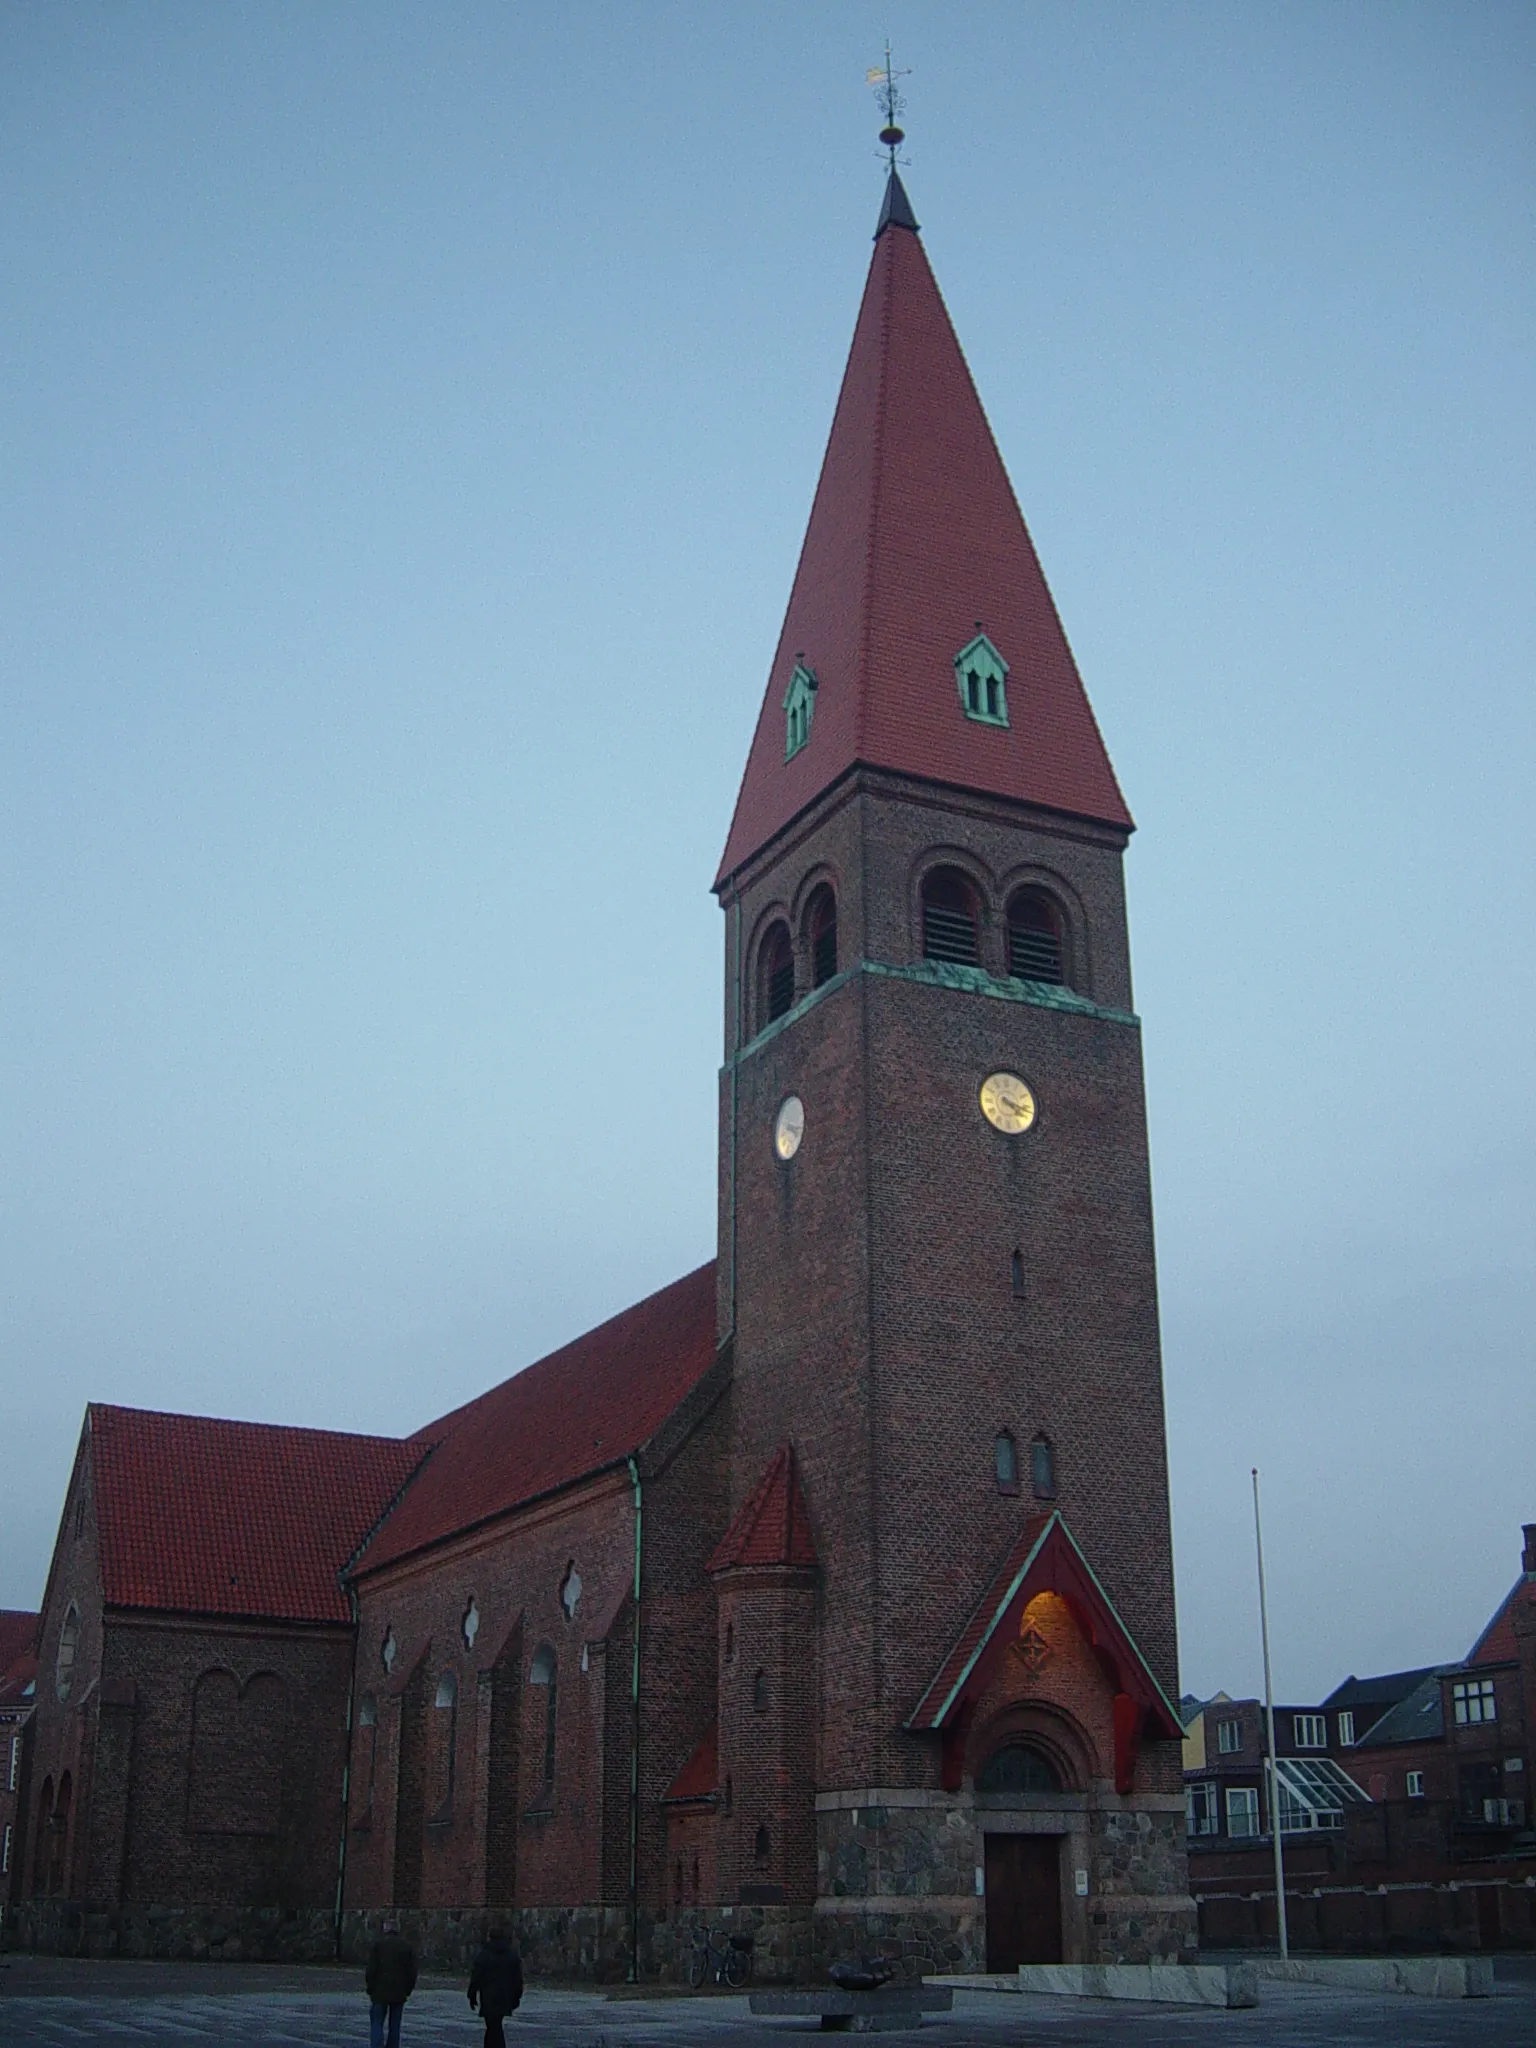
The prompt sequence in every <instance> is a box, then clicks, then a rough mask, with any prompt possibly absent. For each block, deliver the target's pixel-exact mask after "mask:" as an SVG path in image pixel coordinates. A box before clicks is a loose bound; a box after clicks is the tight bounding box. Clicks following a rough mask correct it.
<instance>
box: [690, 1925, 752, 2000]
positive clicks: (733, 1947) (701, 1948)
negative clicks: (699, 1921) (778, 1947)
mask: <svg viewBox="0 0 1536 2048" xmlns="http://www.w3.org/2000/svg"><path fill="white" fill-rule="evenodd" d="M716 1932H717V1930H715V1929H713V1928H709V1927H701V1928H700V1929H699V1930H698V1931H697V1933H696V1934H695V1935H694V1941H693V1950H692V1953H691V1954H690V1955H689V1957H688V1989H689V1990H690V1991H702V1990H703V1988H704V1986H705V1984H706V1983H708V1982H709V1981H710V1980H711V1979H713V1981H714V1982H715V1983H716V1984H726V1985H729V1987H730V1989H731V1990H732V1991H739V1990H740V1989H741V1987H742V1985H743V1984H745V1983H746V1981H747V1979H748V1978H749V1977H750V1976H751V1974H752V1947H753V1941H754V1937H753V1936H752V1935H750V1934H731V1933H729V1932H727V1931H726V1930H725V1929H724V1928H721V1929H719V1930H718V1932H719V1933H720V1934H721V1935H723V1936H724V1939H723V1940H718V1941H717V1940H716V1938H715V1936H716Z"/></svg>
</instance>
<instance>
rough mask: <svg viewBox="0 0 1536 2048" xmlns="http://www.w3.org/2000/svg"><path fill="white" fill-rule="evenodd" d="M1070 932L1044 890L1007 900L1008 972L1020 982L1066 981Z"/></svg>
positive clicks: (1029, 892) (1021, 892)
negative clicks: (1068, 934)
mask: <svg viewBox="0 0 1536 2048" xmlns="http://www.w3.org/2000/svg"><path fill="white" fill-rule="evenodd" d="M1066 941H1067V928H1066V920H1065V918H1063V916H1062V914H1061V911H1060V909H1059V908H1058V907H1057V905H1056V904H1055V903H1053V902H1052V900H1051V898H1050V897H1049V896H1047V895H1046V893H1045V891H1044V890H1043V889H1020V890H1019V892H1018V894H1017V895H1015V896H1011V897H1010V898H1009V899H1008V972H1009V973H1010V974H1011V975H1012V976H1013V977H1014V978H1015V980H1017V981H1049V982H1056V983H1062V982H1065V981H1066V979H1067V942H1066Z"/></svg>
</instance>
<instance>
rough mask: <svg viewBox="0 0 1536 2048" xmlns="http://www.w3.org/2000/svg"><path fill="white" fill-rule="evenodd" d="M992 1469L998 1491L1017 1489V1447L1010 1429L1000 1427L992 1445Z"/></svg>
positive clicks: (1012, 1491)
mask: <svg viewBox="0 0 1536 2048" xmlns="http://www.w3.org/2000/svg"><path fill="white" fill-rule="evenodd" d="M992 1471H993V1475H994V1477H995V1478H996V1480H997V1490H998V1492H999V1493H1017V1492H1018V1490H1019V1447H1018V1445H1017V1444H1016V1443H1015V1442H1014V1440H1013V1433H1012V1431H1011V1430H1006V1429H1000V1430H999V1431H998V1433H997V1437H996V1440H995V1441H994V1443H993V1445H992Z"/></svg>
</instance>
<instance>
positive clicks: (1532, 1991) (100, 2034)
mask: <svg viewBox="0 0 1536 2048" xmlns="http://www.w3.org/2000/svg"><path fill="white" fill-rule="evenodd" d="M1496 1985H1497V1988H1496V1995H1495V1996H1494V1997H1493V1998H1492V1999H1475V2000H1457V2001H1451V2000H1445V2001H1441V2000H1436V1999H1417V1998H1403V1997H1393V1996H1385V1995H1383V1996H1376V1997H1360V1996H1355V1995H1351V1994H1341V1993H1338V1992H1332V1991H1321V1990H1316V1989H1314V1988H1311V1987H1308V1986H1300V1985H1264V1986H1262V1987H1261V1997H1262V2003H1261V2005H1260V2006H1259V2008H1258V2009H1257V2010H1256V2011H1247V2012H1212V2011H1209V2010H1204V2009H1198V2008H1189V2009H1185V2008H1179V2007H1173V2008H1170V2007H1168V2006H1151V2005H1131V2004H1124V2005H1121V2004H1109V2003H1102V2002H1098V2001H1091V2000H1086V2001H1079V2000H1074V1999H1054V1998H1024V1997H1017V1996H1012V1995H1000V1994H997V1993H992V1994H987V1993H961V1994H959V1995H958V1996H957V1999H956V2009H955V2012H954V2014H953V2015H952V2016H951V2017H950V2018H948V2019H936V2020H929V2021H928V2022H927V2023H926V2024H925V2025H924V2027H923V2028H922V2031H921V2034H920V2035H912V2036H907V2037H905V2038H908V2039H912V2040H914V2041H917V2040H921V2041H922V2042H923V2043H925V2044H927V2048H959V2044H961V2043H966V2042H973V2043H974V2042H980V2043H984V2044H985V2043H996V2044H997V2048H1009V2044H1014V2043H1021V2044H1022V2043H1031V2042H1039V2043H1044V2044H1046V2048H1069V2044H1073V2043H1094V2044H1097V2043H1103V2044H1105V2048H1119V2044H1124V2048H1184V2044H1187V2043H1194V2044H1197V2048H1206V2044H1209V2048H1218V2044H1220V2043H1228V2042H1230V2043H1232V2044H1233V2048H1260V2044H1262V2048H1377V2044H1380V2048H1459V2044H1462V2043H1465V2044H1467V2048H1471V2044H1473V2043H1476V2044H1477V2048H1530V2044H1531V2043H1533V2042H1536V1959H1532V1958H1525V1957H1517V1958H1508V1959H1501V1960H1500V1962H1499V1964H1498V1966H1497V1979H1496ZM807 2037H815V2038H817V2039H820V2038H821V2036H820V2032H819V2029H818V2028H817V2027H816V2026H815V2025H814V2024H812V2025H807V2024H806V2023H805V2022H804V2021H797V2020H762V2019H754V2018H753V2016H752V2014H751V2013H750V2012H749V2011H748V2009H747V2001H746V1999H745V1997H737V1998H718V1997H714V1998H710V1997H706V1998H686V1997H683V1998H670V1997H654V1996H644V1997H639V1998H633V1997H623V1996H618V1997H610V1996H608V1995H606V1994H604V1993H602V1992H599V1991H595V1990H578V1991H566V1990H559V1991H555V1990H540V1989H535V1990H532V1991H530V1992H529V1994H528V1997H527V1998H526V1999H525V2001H524V2003H523V2008H522V2010H521V2011H520V2012H519V2013H518V2014H517V2016H516V2018H515V2019H514V2020H511V2021H509V2022H508V2026H507V2038H508V2041H509V2042H511V2043H527V2044H529V2048H532V2044H534V2043H536V2042H537V2043H539V2044H541V2048H770V2044H773V2043H781V2044H782V2043H787V2042H789V2041H793V2040H801V2039H805V2038H807ZM367 2039H368V2014H367V2007H366V2006H365V2004H364V2002H363V1998H362V1995H361V1992H360V1991H359V1990H358V1988H357V1983H356V1973H355V1972H353V1971H343V1970H325V1969H283V1968H262V1967H260V1966H257V1965H250V1966H245V1967H242V1966H240V1965H213V1966H209V1965H199V1964H195V1963H192V1964H178V1963H111V1962H107V1963H77V1962H60V1961H53V1960H50V1959H45V1958H31V1957H26V1956H10V1957H5V1958H0V2048H54V2044H56V2043H65V2042H108V2041H112V2042H132V2043H140V2044H144V2048H149V2044H160V2043H165V2044H167V2048H170V2044H175V2043H197V2042H212V2041H221V2042H228V2041H238V2042H241V2043H244V2044H250V2048H363V2044H365V2043H366V2042H367ZM480 2039H481V2031H480V2025H479V2022H478V2021H477V2020H476V2019H475V2017H474V2015H473V2014H472V2013H471V2012H470V2010H469V2007H468V2005H467V2003H466V2001H465V1998H464V1993H463V1991H462V1990H461V1989H460V1988H459V1987H458V1986H456V1985H454V1986H450V1985H448V1984H447V1983H445V1982H444V1981H443V1980H442V1979H441V1978H429V1979H427V1980H426V1982H425V1983H424V1984H423V1987H422V1988H421V1989H420V1990H419V1991H418V1992H417V1994H416V1996H415V1997H414V1998H413V1999H412V2000H411V2002H410V2004H409V2005H408V2006H407V2007H406V2017H405V2029H404V2033H403V2035H402V2042H401V2048H478V2043H479V2042H480Z"/></svg>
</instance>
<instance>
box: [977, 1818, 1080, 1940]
mask: <svg viewBox="0 0 1536 2048" xmlns="http://www.w3.org/2000/svg"><path fill="white" fill-rule="evenodd" d="M1061 1843H1062V1837H1061V1836H1060V1835H988V1836H987V1837H986V1859H987V1860H986V1885H987V1968H988V1969H989V1970H992V1971H1011V1970H1016V1969H1017V1968H1018V1967H1019V1964H1020V1963H1059V1962H1060V1961H1061Z"/></svg>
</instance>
